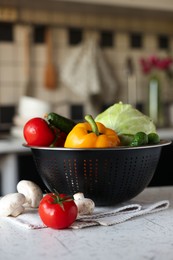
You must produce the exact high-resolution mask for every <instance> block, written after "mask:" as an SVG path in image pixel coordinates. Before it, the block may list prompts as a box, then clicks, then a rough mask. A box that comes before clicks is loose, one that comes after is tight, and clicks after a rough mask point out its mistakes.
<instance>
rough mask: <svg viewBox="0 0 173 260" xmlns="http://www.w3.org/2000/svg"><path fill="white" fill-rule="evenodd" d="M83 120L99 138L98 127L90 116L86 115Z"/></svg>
mask: <svg viewBox="0 0 173 260" xmlns="http://www.w3.org/2000/svg"><path fill="white" fill-rule="evenodd" d="M85 120H86V121H87V122H88V123H89V124H90V126H91V129H92V132H93V133H95V134H96V135H97V136H99V130H98V126H97V124H96V122H95V120H94V118H93V117H92V116H91V115H86V116H85Z"/></svg>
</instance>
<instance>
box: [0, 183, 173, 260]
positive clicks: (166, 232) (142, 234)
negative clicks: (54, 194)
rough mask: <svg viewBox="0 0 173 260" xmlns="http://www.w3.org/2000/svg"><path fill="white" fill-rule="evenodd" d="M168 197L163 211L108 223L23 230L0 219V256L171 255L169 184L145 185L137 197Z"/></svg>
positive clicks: (20, 259)
mask: <svg viewBox="0 0 173 260" xmlns="http://www.w3.org/2000/svg"><path fill="white" fill-rule="evenodd" d="M138 198H139V199H140V200H145V201H147V200H149V201H153V202H155V201H158V200H165V199H166V200H169V201H170V207H169V208H168V209H166V210H164V211H160V212H157V213H153V214H149V215H144V216H141V217H137V218H135V219H131V220H128V221H126V222H124V223H121V224H117V225H114V226H110V227H103V226H97V227H89V228H84V229H80V230H71V229H68V230H53V229H49V228H46V229H38V230H27V229H24V228H22V227H16V226H14V225H13V224H12V223H9V222H8V221H5V220H3V219H0V259H2V260H14V259H16V260H29V259H30V260H40V259H41V260H43V259H49V260H52V259H56V260H71V259H72V260H73V259H74V260H79V259H80V260H90V259H94V260H102V259H103V260H105V259H109V260H116V259H117V260H119V259H120V260H123V259H127V260H141V259H150V260H151V259H152V260H154V259H157V260H165V259H166V260H172V259H173V187H172V186H168V187H151V188H147V189H145V190H144V191H143V192H142V193H141V194H140V195H139V196H138V197H137V199H138Z"/></svg>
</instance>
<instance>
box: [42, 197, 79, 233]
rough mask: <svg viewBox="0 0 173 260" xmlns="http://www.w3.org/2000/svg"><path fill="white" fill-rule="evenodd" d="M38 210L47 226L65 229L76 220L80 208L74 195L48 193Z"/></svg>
mask: <svg viewBox="0 0 173 260" xmlns="http://www.w3.org/2000/svg"><path fill="white" fill-rule="evenodd" d="M38 212H39V215H40V218H41V220H42V221H43V223H44V224H45V225H46V226H47V227H50V228H54V229H64V228H67V227H69V226H70V225H71V224H72V223H73V222H74V221H75V220H76V218H77V214H78V208H77V206H76V204H75V202H74V200H73V198H72V197H70V196H67V195H66V194H56V193H48V194H46V195H45V196H44V197H43V199H42V200H41V201H40V204H39V209H38Z"/></svg>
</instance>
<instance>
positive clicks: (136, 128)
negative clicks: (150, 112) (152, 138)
mask: <svg viewBox="0 0 173 260" xmlns="http://www.w3.org/2000/svg"><path fill="white" fill-rule="evenodd" d="M95 121H97V122H101V123H102V124H104V125H105V126H106V127H108V128H111V129H113V130H115V131H116V132H117V134H118V135H119V136H121V138H122V139H123V136H124V135H126V136H128V135H129V136H130V135H135V134H136V133H137V132H144V133H146V134H149V133H156V127H155V124H154V123H153V121H152V120H151V118H149V117H148V116H146V115H144V114H143V113H141V112H140V111H139V110H137V109H135V108H133V107H132V106H131V105H130V104H123V103H122V102H119V103H116V104H114V105H112V106H110V107H109V108H107V109H106V110H105V111H104V112H102V113H101V114H99V115H98V116H96V118H95Z"/></svg>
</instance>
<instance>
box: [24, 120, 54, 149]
mask: <svg viewBox="0 0 173 260" xmlns="http://www.w3.org/2000/svg"><path fill="white" fill-rule="evenodd" d="M23 135H24V138H25V140H26V142H27V144H28V145H36V146H49V145H50V144H51V143H52V142H53V141H54V139H55V132H54V131H53V130H52V129H51V127H50V126H49V124H48V123H47V121H46V120H45V119H43V118H40V117H34V118H31V119H30V120H29V121H27V122H26V124H25V125H24V128H23Z"/></svg>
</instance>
